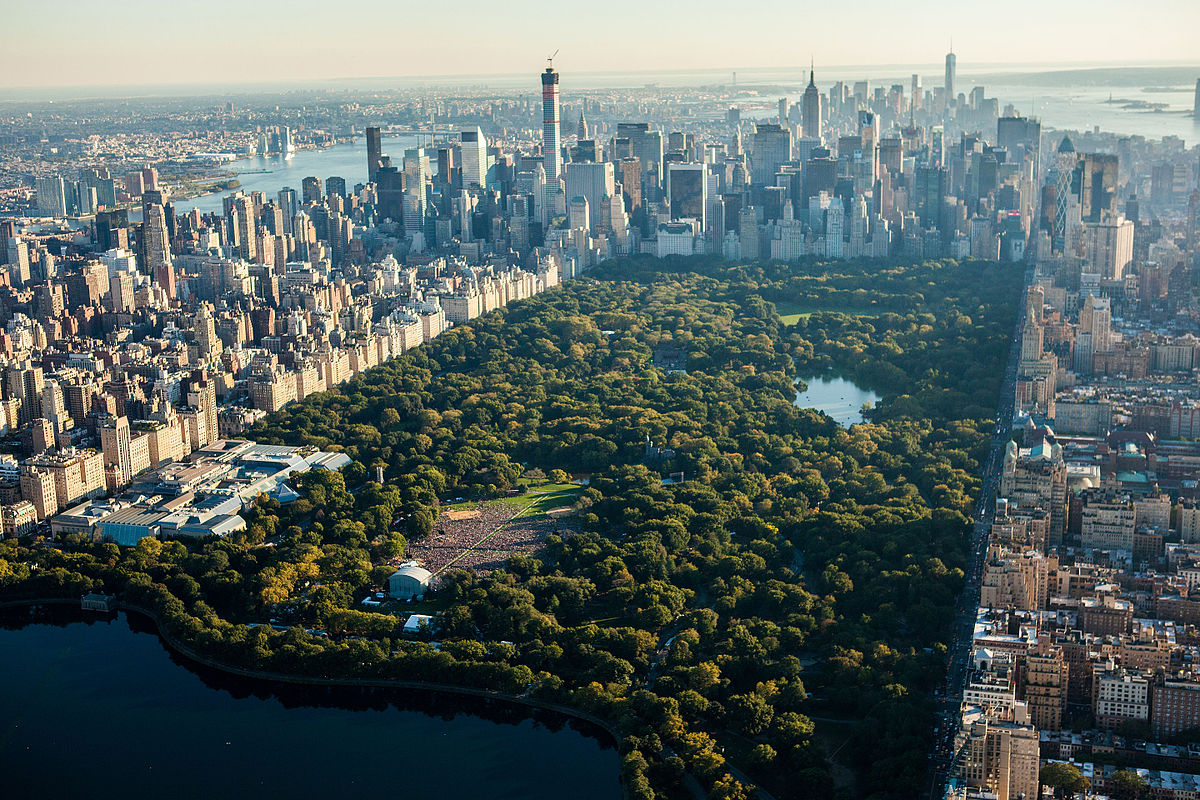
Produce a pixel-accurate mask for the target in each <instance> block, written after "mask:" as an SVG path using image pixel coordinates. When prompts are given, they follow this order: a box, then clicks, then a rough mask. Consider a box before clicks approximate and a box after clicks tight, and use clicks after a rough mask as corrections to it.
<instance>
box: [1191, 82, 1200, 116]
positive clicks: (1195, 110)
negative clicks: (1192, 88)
mask: <svg viewBox="0 0 1200 800" xmlns="http://www.w3.org/2000/svg"><path fill="white" fill-rule="evenodd" d="M1192 116H1193V117H1195V118H1196V122H1197V123H1200V78H1196V99H1195V101H1194V103H1193V105H1192Z"/></svg>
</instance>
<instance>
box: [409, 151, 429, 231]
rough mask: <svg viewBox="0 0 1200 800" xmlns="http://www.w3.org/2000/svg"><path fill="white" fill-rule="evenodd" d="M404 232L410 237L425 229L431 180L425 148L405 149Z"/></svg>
mask: <svg viewBox="0 0 1200 800" xmlns="http://www.w3.org/2000/svg"><path fill="white" fill-rule="evenodd" d="M404 178H405V180H404V184H405V185H404V232H405V234H407V235H408V236H409V237H412V236H413V235H415V234H417V233H421V234H422V235H423V234H424V230H425V208H426V200H425V184H426V183H428V181H429V167H428V158H427V157H426V155H425V148H423V147H416V148H411V149H409V150H405V151H404Z"/></svg>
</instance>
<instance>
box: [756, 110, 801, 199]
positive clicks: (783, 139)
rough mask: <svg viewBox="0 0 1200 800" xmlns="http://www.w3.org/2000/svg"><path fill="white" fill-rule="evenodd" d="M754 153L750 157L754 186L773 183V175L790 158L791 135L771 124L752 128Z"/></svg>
mask: <svg viewBox="0 0 1200 800" xmlns="http://www.w3.org/2000/svg"><path fill="white" fill-rule="evenodd" d="M753 143H754V152H753V153H752V154H751V156H750V163H751V165H752V167H753V169H752V171H751V175H752V180H753V181H754V184H755V185H756V186H769V185H771V184H773V183H775V173H777V172H779V168H780V167H782V166H783V165H784V164H785V163H787V162H788V161H790V160H791V158H792V134H791V131H789V130H788V129H787V128H783V127H780V126H779V125H776V124H775V123H771V122H760V123H758V124H757V125H755V126H754V139H753Z"/></svg>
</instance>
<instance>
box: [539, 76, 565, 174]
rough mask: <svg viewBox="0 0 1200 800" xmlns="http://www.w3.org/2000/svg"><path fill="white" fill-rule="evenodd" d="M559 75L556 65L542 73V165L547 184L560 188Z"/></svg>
mask: <svg viewBox="0 0 1200 800" xmlns="http://www.w3.org/2000/svg"><path fill="white" fill-rule="evenodd" d="M558 112H559V108H558V73H557V72H555V71H554V65H553V64H551V65H550V66H548V67H546V71H545V72H543V73H542V165H543V167H544V168H545V170H546V182H547V183H548V184H550V185H551V186H558V175H559V173H560V172H561V171H562V145H561V143H560V141H559V137H558Z"/></svg>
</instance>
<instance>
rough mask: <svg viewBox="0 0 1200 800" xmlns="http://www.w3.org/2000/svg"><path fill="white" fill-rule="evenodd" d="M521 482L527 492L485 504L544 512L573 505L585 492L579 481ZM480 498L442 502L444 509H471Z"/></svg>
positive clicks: (526, 512) (530, 512)
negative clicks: (527, 489)
mask: <svg viewBox="0 0 1200 800" xmlns="http://www.w3.org/2000/svg"><path fill="white" fill-rule="evenodd" d="M519 482H520V483H522V484H523V485H525V486H528V487H529V491H527V492H526V493H525V494H514V495H510V496H508V497H498V498H496V499H494V500H485V501H483V502H484V505H506V506H516V507H517V508H519V509H521V510H522V512H523V513H524V514H544V513H545V512H547V511H550V510H552V509H555V508H563V507H566V506H572V505H574V504H575V501H576V500H577V499H578V498H579V495H580V494H582V493H583V487H582V486H580V485H579V484H577V483H550V482H549V481H547V482H545V483H540V484H534V483H532V482H530V481H528V480H526V479H525V478H521V479H520V481H519ZM478 507H479V501H478V500H471V499H467V500H462V501H459V502H457V503H445V502H444V503H442V510H443V511H470V510H471V509H474V508H478Z"/></svg>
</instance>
